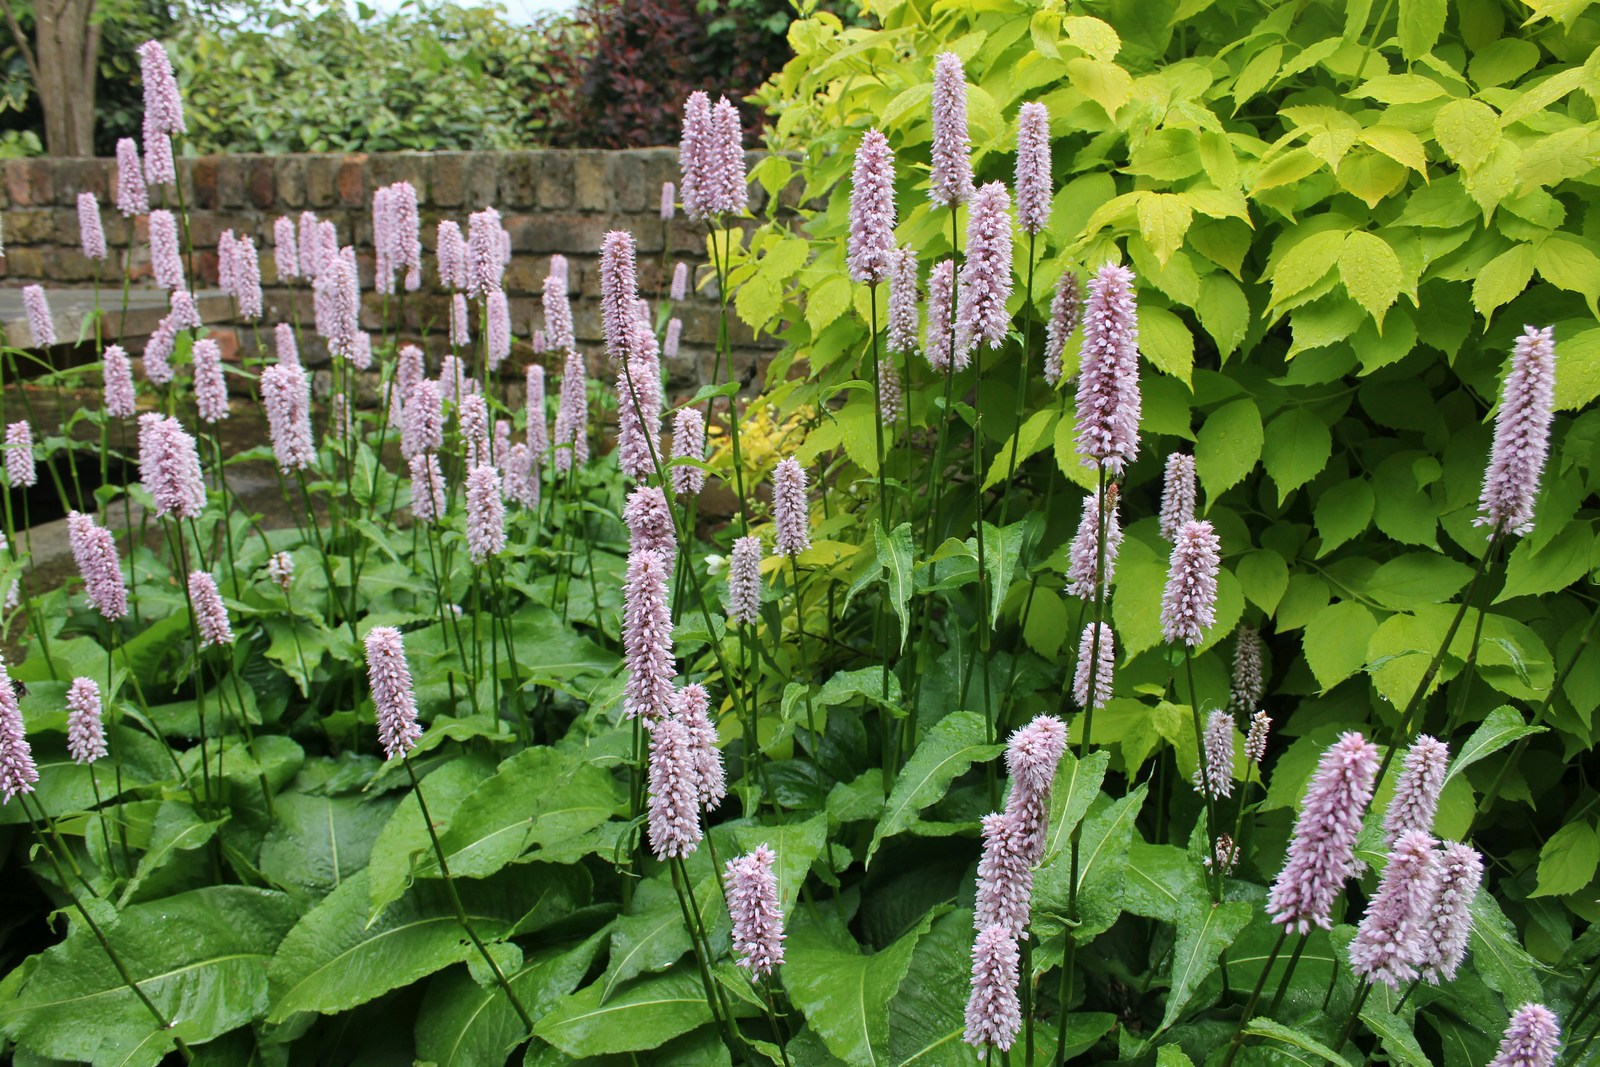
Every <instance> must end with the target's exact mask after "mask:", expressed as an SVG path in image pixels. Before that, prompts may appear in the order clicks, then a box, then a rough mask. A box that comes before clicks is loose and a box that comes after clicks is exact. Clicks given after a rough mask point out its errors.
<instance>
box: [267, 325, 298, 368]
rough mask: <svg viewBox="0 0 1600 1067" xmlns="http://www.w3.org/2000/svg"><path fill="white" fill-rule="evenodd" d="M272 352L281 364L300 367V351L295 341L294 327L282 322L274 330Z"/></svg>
mask: <svg viewBox="0 0 1600 1067" xmlns="http://www.w3.org/2000/svg"><path fill="white" fill-rule="evenodd" d="M272 352H273V355H275V356H277V358H278V362H279V363H291V364H293V365H294V366H296V367H298V366H299V365H300V349H299V346H297V345H296V344H295V341H294V327H293V326H290V325H289V324H288V323H287V322H280V323H278V325H277V326H275V327H273V329H272Z"/></svg>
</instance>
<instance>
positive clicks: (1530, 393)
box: [1477, 326, 1556, 534]
mask: <svg viewBox="0 0 1600 1067" xmlns="http://www.w3.org/2000/svg"><path fill="white" fill-rule="evenodd" d="M1555 390H1556V344H1555V330H1554V328H1553V327H1550V326H1546V327H1545V328H1544V329H1542V330H1536V329H1534V328H1533V327H1532V326H1526V327H1524V328H1523V333H1522V336H1521V337H1518V338H1517V343H1516V345H1515V347H1513V348H1512V350H1511V370H1510V371H1509V372H1508V373H1507V374H1506V380H1505V388H1504V390H1503V391H1502V392H1501V395H1500V410H1499V412H1498V413H1497V414H1496V415H1495V419H1494V450H1493V451H1492V452H1491V453H1490V455H1489V469H1488V472H1487V473H1486V474H1485V475H1484V477H1483V494H1482V496H1481V497H1480V499H1479V503H1478V508H1479V510H1480V511H1481V512H1482V513H1483V514H1482V515H1481V516H1480V517H1479V518H1478V519H1477V524H1478V525H1480V526H1485V525H1486V526H1488V527H1489V528H1490V531H1491V532H1492V533H1494V534H1504V533H1514V534H1525V533H1527V532H1528V531H1529V530H1531V529H1533V511H1534V504H1535V503H1536V502H1537V501H1538V499H1539V476H1540V475H1541V474H1542V473H1543V472H1544V462H1545V458H1546V457H1547V456H1548V455H1549V454H1550V420H1551V418H1552V415H1553V412H1552V408H1553V405H1554V403H1555Z"/></svg>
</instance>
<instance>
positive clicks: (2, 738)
mask: <svg viewBox="0 0 1600 1067" xmlns="http://www.w3.org/2000/svg"><path fill="white" fill-rule="evenodd" d="M38 780H39V768H38V767H37V766H35V764H34V762H33V750H32V749H31V748H30V747H29V746H28V737H27V734H26V733H25V732H24V729H23V725H22V709H21V708H19V707H18V706H17V691H16V685H15V683H13V682H12V681H11V674H10V672H9V671H7V670H6V665H5V661H4V660H0V794H4V800H5V803H7V804H9V803H11V800H12V798H14V797H15V796H17V795H18V794H19V793H31V792H33V786H34V783H35V782H37V781H38Z"/></svg>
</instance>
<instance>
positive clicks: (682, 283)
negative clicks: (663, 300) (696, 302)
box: [667, 259, 689, 304]
mask: <svg viewBox="0 0 1600 1067" xmlns="http://www.w3.org/2000/svg"><path fill="white" fill-rule="evenodd" d="M688 297H689V264H687V263H685V262H683V261H682V260H681V259H680V260H679V261H678V262H677V263H674V264H673V265H672V289H671V291H670V292H669V293H668V294H667V299H669V300H671V301H672V302H673V303H675V304H681V303H683V301H685V300H686V299H688Z"/></svg>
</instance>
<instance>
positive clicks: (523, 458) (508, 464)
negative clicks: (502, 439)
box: [505, 441, 539, 510]
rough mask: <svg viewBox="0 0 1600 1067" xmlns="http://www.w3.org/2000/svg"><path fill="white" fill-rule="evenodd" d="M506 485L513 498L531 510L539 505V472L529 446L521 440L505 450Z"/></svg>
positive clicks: (509, 496)
mask: <svg viewBox="0 0 1600 1067" xmlns="http://www.w3.org/2000/svg"><path fill="white" fill-rule="evenodd" d="M505 485H506V496H507V497H508V498H510V499H511V500H514V501H516V502H517V503H518V504H521V505H522V506H523V507H524V508H528V509H530V510H531V509H533V508H536V507H538V506H539V472H538V471H537V470H535V469H534V466H533V457H532V456H531V455H530V454H529V452H528V446H527V445H526V444H524V443H523V442H521V441H518V442H517V443H516V444H514V445H511V446H510V447H508V448H507V449H506V451H505Z"/></svg>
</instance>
